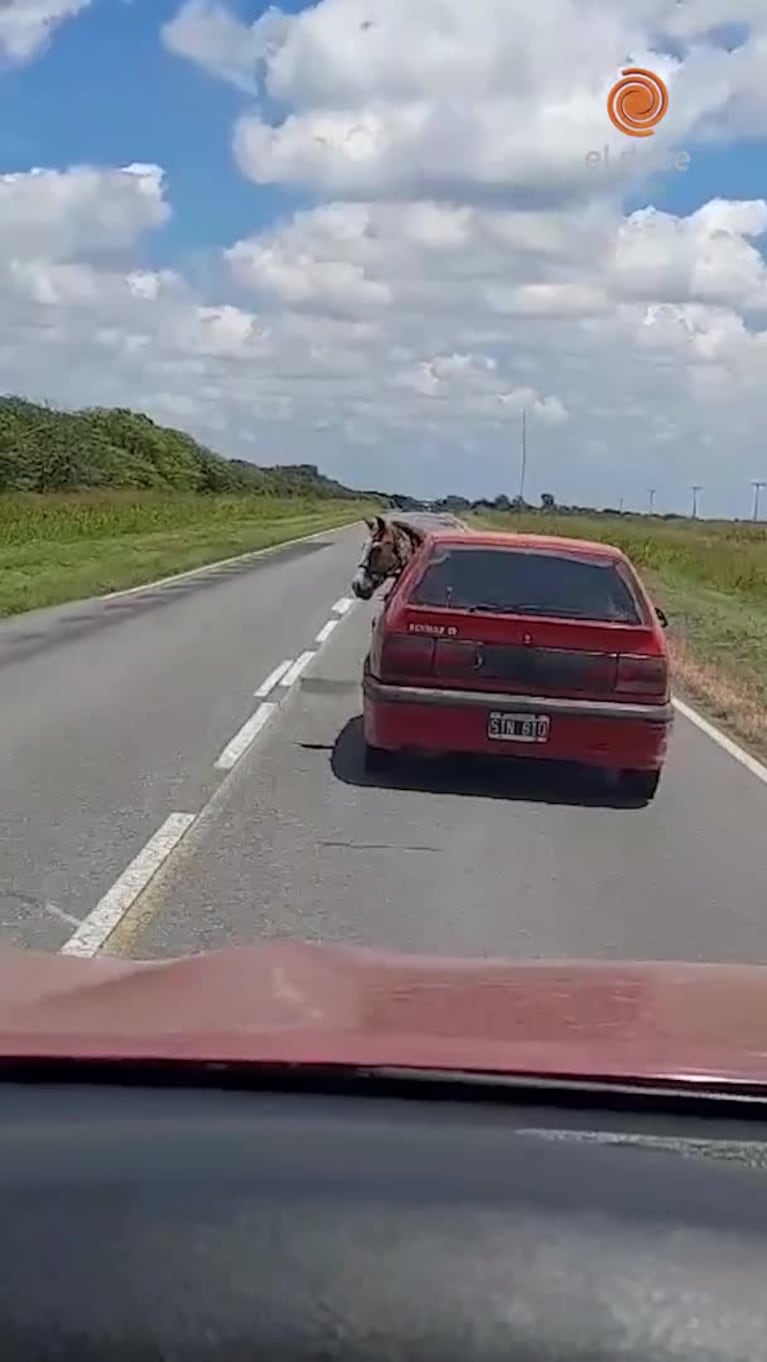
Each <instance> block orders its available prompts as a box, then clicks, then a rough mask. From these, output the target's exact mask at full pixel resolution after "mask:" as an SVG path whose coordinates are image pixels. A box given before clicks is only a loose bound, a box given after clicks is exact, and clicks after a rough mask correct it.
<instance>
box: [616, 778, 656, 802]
mask: <svg viewBox="0 0 767 1362" xmlns="http://www.w3.org/2000/svg"><path fill="white" fill-rule="evenodd" d="M659 784H660V771H623V772H622V776H621V785H622V786H623V789H624V790H625V792H626V794H629V795H633V796H635V797H636V798H637V799H642V800H644V802H645V803H646V804H649V803H650V800H651V799H654V798H655V795H656V793H657V790H658V785H659Z"/></svg>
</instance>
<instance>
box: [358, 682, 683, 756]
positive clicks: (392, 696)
mask: <svg viewBox="0 0 767 1362" xmlns="http://www.w3.org/2000/svg"><path fill="white" fill-rule="evenodd" d="M363 695H364V730H365V740H366V742H368V743H370V744H371V746H373V747H381V748H384V749H387V750H389V751H398V750H410V751H413V752H424V753H437V752H469V753H477V754H493V755H498V756H512V757H530V758H536V757H540V758H548V759H549V760H554V761H575V762H583V763H584V764H586V765H590V766H602V767H607V768H631V769H635V770H658V769H660V767H661V766H662V765H663V762H664V760H665V756H666V750H667V746H668V736H669V731H670V728H671V725H672V723H673V717H674V711H673V707H672V705H671V704H670V703H668V704H660V705H657V704H653V705H642V704H635V703H621V702H618V701H601V700H599V701H595V700H577V699H560V698H556V699H553V698H551V697H543V696H531V695H508V694H495V693H491V692H487V691H484V692H481V691H461V690H442V689H432V688H427V687H419V686H393V685H384V684H383V683H382V682H380V681H376V680H375V679H374V678H373V677H371V676H369V675H366V676H365V677H364V679H363ZM491 710H492V711H501V712H503V713H513V714H531V715H532V714H535V715H547V716H548V718H549V721H550V730H549V739H548V741H547V742H545V743H537V742H535V743H532V742H521V741H508V740H505V739H503V740H499V739H494V738H489V737H488V736H487V717H488V714H489V713H490V711H491Z"/></svg>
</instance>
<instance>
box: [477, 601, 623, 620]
mask: <svg viewBox="0 0 767 1362" xmlns="http://www.w3.org/2000/svg"><path fill="white" fill-rule="evenodd" d="M467 609H468V613H469V614H470V615H482V614H485V615H492V614H496V615H541V616H547V617H548V618H549V619H563V620H588V619H594V618H596V617H595V616H594V615H591V614H589V613H584V611H582V610H547V609H541V608H540V607H539V606H529V605H528V606H525V605H519V604H511V603H508V602H506V603H504V604H501V603H500V602H498V601H495V602H494V603H493V604H489V603H488V602H486V601H480V602H479V603H478V604H477V605H470V606H468V607H467Z"/></svg>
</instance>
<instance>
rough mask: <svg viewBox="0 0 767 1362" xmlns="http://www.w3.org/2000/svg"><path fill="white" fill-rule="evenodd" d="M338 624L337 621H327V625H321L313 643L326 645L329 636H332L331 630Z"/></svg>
mask: <svg viewBox="0 0 767 1362" xmlns="http://www.w3.org/2000/svg"><path fill="white" fill-rule="evenodd" d="M338 623H339V621H338V620H337V619H336V620H328V622H327V624H323V626H322V628H321V629H320V632H319V633H318V635H317V637H316V639H315V640H314V642H315V643H319V644H322V643H327V641H328V639H329V638H330V635H331V634H332V632H333V630H334V629H335V627H336V625H337V624H338Z"/></svg>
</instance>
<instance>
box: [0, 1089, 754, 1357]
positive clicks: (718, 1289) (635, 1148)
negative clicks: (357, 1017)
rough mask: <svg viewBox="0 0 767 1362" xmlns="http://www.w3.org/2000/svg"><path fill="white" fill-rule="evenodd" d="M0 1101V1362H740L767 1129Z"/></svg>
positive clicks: (91, 1095)
mask: <svg viewBox="0 0 767 1362" xmlns="http://www.w3.org/2000/svg"><path fill="white" fill-rule="evenodd" d="M378 1094H379V1088H378V1087H377V1086H376V1084H375V1081H369V1082H368V1084H367V1085H365V1084H361V1085H360V1087H359V1090H358V1091H355V1092H352V1091H335V1092H334V1091H326V1092H324V1093H323V1092H309V1091H302V1090H293V1091H284V1092H279V1091H276V1090H274V1091H268V1090H264V1089H262V1090H250V1091H249V1090H245V1089H239V1090H238V1089H237V1088H236V1087H235V1086H228V1087H227V1086H223V1087H218V1088H217V1087H214V1086H212V1085H211V1084H210V1083H207V1084H205V1085H200V1086H198V1087H183V1086H165V1087H163V1086H159V1085H156V1086H149V1085H147V1086H143V1087H142V1086H139V1085H137V1084H135V1083H127V1084H125V1083H124V1084H120V1085H118V1084H115V1083H112V1082H106V1083H99V1084H95V1083H94V1084H84V1083H77V1082H71V1081H70V1082H62V1081H59V1082H49V1081H35V1082H30V1081H6V1082H4V1083H2V1084H0V1337H2V1340H3V1342H2V1347H1V1348H0V1357H2V1362H22V1359H23V1360H24V1362H48V1359H51V1362H53V1359H56V1360H57V1362H62V1359H72V1362H75V1359H76V1362H92V1360H93V1362H96V1359H98V1362H109V1360H110V1359H120V1362H122V1360H123V1359H124V1360H125V1362H144V1360H145V1359H146V1362H150V1359H151V1362H181V1360H182V1359H184V1362H187V1360H189V1362H213V1360H214V1359H215V1362H222V1360H223V1359H232V1362H234V1360H236V1362H245V1360H246V1359H248V1362H250V1360H251V1359H263V1362H289V1359H290V1360H292V1359H295V1360H296V1362H310V1360H311V1362H320V1360H322V1362H352V1359H354V1362H393V1359H403V1360H404V1359H407V1360H408V1362H427V1359H428V1362H491V1359H492V1362H501V1360H503V1362H544V1359H545V1360H546V1362H555V1360H556V1362H559V1359H561V1362H582V1360H585V1359H588V1360H589V1362H592V1360H593V1362H597V1360H598V1362H602V1360H603V1359H604V1362H672V1359H673V1362H687V1359H690V1362H691V1360H692V1359H696V1360H698V1359H699V1360H700V1362H721V1360H722V1359H727V1360H728V1362H757V1360H758V1359H759V1358H762V1357H767V1157H765V1150H767V1113H765V1110H764V1108H763V1107H762V1106H761V1105H757V1107H756V1110H755V1112H752V1111H751V1109H750V1108H744V1112H743V1115H742V1116H739V1115H738V1112H737V1109H732V1110H730V1109H728V1111H727V1114H726V1117H722V1115H721V1113H720V1109H719V1108H717V1107H716V1106H714V1105H712V1107H711V1111H712V1116H714V1117H716V1119H711V1120H706V1119H703V1118H701V1116H700V1115H699V1114H697V1113H696V1114H694V1115H685V1114H681V1115H680V1114H675V1112H674V1111H673V1110H671V1109H670V1108H669V1107H668V1104H667V1106H666V1109H665V1111H663V1112H661V1114H658V1111H657V1110H656V1111H652V1110H651V1109H650V1108H651V1106H652V1103H651V1099H649V1098H648V1099H643V1100H642V1101H641V1102H639V1103H638V1104H637V1106H636V1108H635V1109H632V1107H631V1104H630V1103H629V1104H627V1105H626V1107H625V1109H623V1110H620V1109H617V1108H616V1107H615V1105H614V1104H612V1103H611V1102H610V1099H609V1097H608V1098H605V1097H604V1096H603V1097H602V1098H594V1097H592V1098H591V1099H590V1100H589V1101H588V1102H583V1103H582V1104H580V1105H579V1104H578V1103H577V1102H576V1103H570V1104H569V1105H565V1106H564V1107H563V1106H562V1104H561V1103H559V1102H556V1101H555V1098H554V1095H550V1094H546V1093H543V1094H540V1095H539V1096H538V1097H537V1098H535V1097H533V1098H532V1099H531V1097H530V1095H529V1093H528V1094H527V1096H526V1098H525V1100H524V1101H519V1100H518V1099H517V1096H516V1095H515V1093H514V1090H513V1089H511V1090H510V1091H509V1093H508V1095H507V1097H506V1098H505V1099H503V1100H497V1098H496V1100H493V1101H487V1100H485V1099H484V1096H483V1090H482V1088H481V1087H478V1088H477V1089H476V1090H475V1091H474V1093H473V1096H472V1100H465V1099H464V1100H453V1098H452V1097H447V1098H445V1096H444V1094H443V1091H442V1089H441V1087H440V1085H439V1084H434V1085H432V1087H431V1089H430V1088H429V1087H428V1085H418V1084H416V1085H414V1086H413V1087H412V1089H411V1087H410V1086H408V1085H407V1084H404V1083H403V1085H402V1088H401V1092H400V1094H399V1095H397V1094H396V1090H395V1089H392V1090H388V1091H386V1092H385V1093H384V1095H378Z"/></svg>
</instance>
